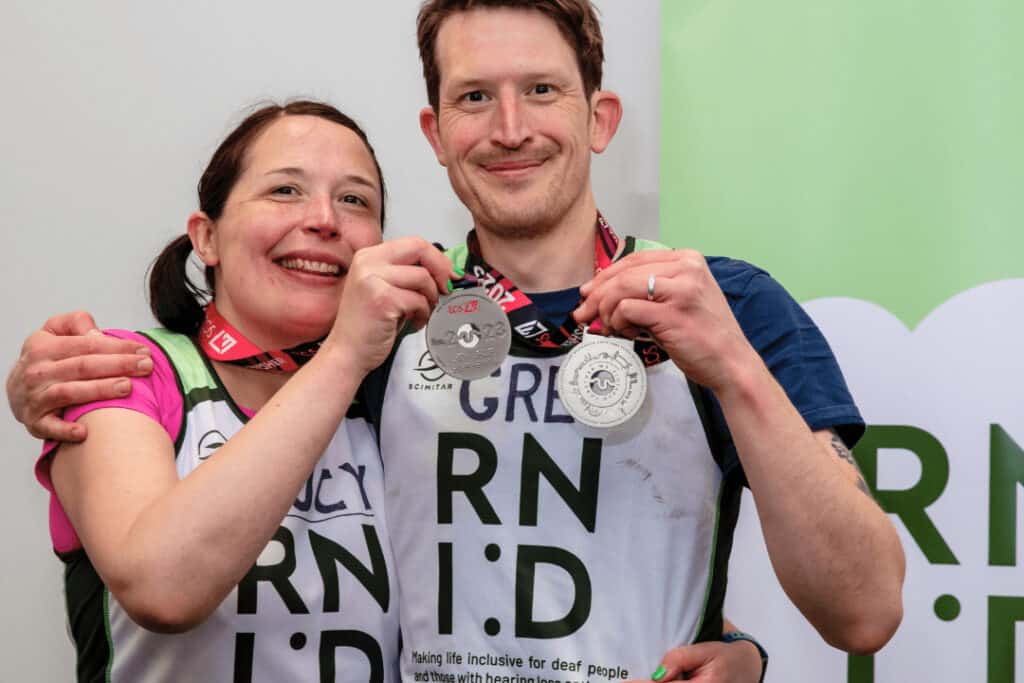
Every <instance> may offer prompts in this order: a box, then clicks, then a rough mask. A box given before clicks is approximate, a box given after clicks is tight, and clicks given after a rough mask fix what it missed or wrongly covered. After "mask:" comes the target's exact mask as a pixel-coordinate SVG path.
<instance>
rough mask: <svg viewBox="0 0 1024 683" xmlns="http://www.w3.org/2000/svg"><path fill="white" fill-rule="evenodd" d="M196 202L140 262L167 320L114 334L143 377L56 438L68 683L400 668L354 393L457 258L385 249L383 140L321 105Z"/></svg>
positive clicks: (383, 676)
mask: <svg viewBox="0 0 1024 683" xmlns="http://www.w3.org/2000/svg"><path fill="white" fill-rule="evenodd" d="M199 204H200V210H199V211H197V212H196V213H194V214H193V215H192V216H191V217H190V218H189V221H188V235H187V236H182V237H181V238H178V239H177V240H175V241H174V242H172V243H171V244H170V245H169V246H168V247H167V249H165V251H164V252H163V253H162V254H161V255H160V257H159V258H158V259H157V262H156V263H155V264H154V268H153V270H152V273H151V278H150V287H151V305H152V308H153V312H154V315H155V316H156V318H157V319H158V320H159V321H160V322H161V324H162V325H163V326H164V329H160V330H151V331H149V332H148V333H146V334H145V335H134V334H131V333H126V332H112V333H111V334H114V335H115V336H119V337H121V338H125V339H134V340H137V341H141V342H142V343H144V344H146V346H147V347H148V348H149V349H150V351H151V354H152V356H153V361H154V372H153V374H152V376H151V377H149V378H143V379H136V380H133V391H132V394H131V396H130V397H128V398H125V399H121V400H116V401H105V402H97V403H92V404H87V405H85V406H81V407H77V408H74V409H72V410H69V411H68V413H67V415H66V417H67V419H71V420H78V421H79V422H81V423H83V424H84V425H86V426H87V427H88V429H89V434H90V436H89V438H88V439H86V440H85V441H84V442H82V443H80V444H64V445H61V446H60V447H59V449H58V448H56V446H55V444H48V446H47V449H46V451H45V452H44V457H43V458H41V459H40V462H39V465H38V468H37V471H38V475H39V478H40V481H42V482H43V483H44V485H46V486H47V487H48V488H50V490H51V491H53V492H54V494H55V495H54V497H53V499H52V506H51V528H52V531H53V537H54V545H55V548H56V549H57V551H58V554H59V555H60V556H61V557H62V559H63V560H64V561H65V563H66V564H67V571H66V586H67V591H66V592H67V600H68V610H69V617H70V621H71V630H72V635H73V636H74V639H75V642H76V646H77V650H78V678H79V680H110V681H121V680H127V681H162V680H168V681H170V680H173V681H183V680H203V681H207V680H210V681H213V680H234V681H252V680H265V681H285V680H320V681H332V680H345V681H359V680H371V681H385V680H397V666H396V663H397V654H398V628H397V600H396V596H395V590H396V587H395V584H394V581H393V579H392V573H391V571H390V569H389V567H390V564H391V555H390V549H389V546H388V543H387V539H386V536H385V534H386V522H385V519H384V516H383V512H382V509H381V503H382V501H381V491H382V476H383V475H382V472H381V466H380V460H379V457H378V455H377V451H376V445H375V442H374V439H373V437H372V435H371V433H370V430H369V429H368V427H367V424H366V422H365V420H364V419H363V418H362V416H361V415H360V413H359V409H358V405H356V406H354V407H352V408H350V407H349V406H350V404H351V403H352V400H353V397H354V396H355V393H356V389H357V388H358V386H359V383H360V381H361V380H362V378H363V377H364V376H365V374H366V373H367V372H368V371H369V370H370V369H372V368H374V367H376V366H377V365H379V364H380V363H381V362H382V361H383V360H384V357H385V356H386V354H387V353H388V350H389V349H390V346H391V344H392V342H393V339H394V335H395V331H396V329H397V327H398V326H399V325H401V324H403V322H405V321H408V322H409V323H411V324H413V325H415V326H419V325H422V324H423V323H424V322H425V321H426V317H427V316H428V314H429V311H430V310H431V308H432V306H433V305H434V304H435V303H436V301H437V297H438V295H439V293H440V292H442V291H444V290H445V289H446V287H447V285H446V280H447V278H448V277H449V276H450V275H451V273H450V272H449V271H450V263H449V262H448V261H447V259H446V258H445V257H444V256H443V255H442V254H441V253H440V252H438V251H437V250H436V249H434V248H433V247H431V246H430V245H429V244H427V243H426V242H424V241H423V240H420V239H416V238H407V239H401V240H395V241H392V242H389V243H386V244H378V243H379V242H380V240H381V228H382V224H383V219H384V184H383V180H382V178H381V174H380V170H379V167H378V165H377V162H376V158H375V156H374V153H373V150H372V148H371V147H370V146H369V144H368V142H367V140H366V137H365V135H364V133H363V132H362V130H360V129H359V127H358V126H357V125H356V124H355V123H354V122H352V121H351V119H349V118H348V117H346V116H345V115H343V114H341V113H340V112H338V111H337V110H336V109H334V108H333V107H329V106H328V105H324V104H320V103H315V102H295V103H292V104H289V105H287V106H285V107H278V106H270V107H265V108H263V109H261V110H259V111H257V112H255V113H253V114H252V115H251V116H249V117H248V118H246V119H245V121H243V122H242V123H241V124H240V125H239V126H238V128H237V129H236V130H235V131H233V132H232V133H231V134H230V135H229V136H228V137H227V138H226V139H225V141H224V142H223V143H222V144H221V146H220V147H219V148H218V150H217V151H216V152H215V154H214V155H213V158H212V159H211V161H210V164H209V166H208V167H207V169H206V171H205V172H204V174H203V177H202V179H201V181H200V184H199ZM371 245H376V246H371ZM363 248H366V249H365V250H363V251H361V252H360V253H359V254H358V255H356V252H357V251H358V250H360V249H363ZM193 251H194V252H195V253H196V254H197V255H198V257H199V258H200V259H201V260H202V262H203V263H204V264H205V266H206V276H207V286H208V288H209V290H210V292H211V293H212V301H211V303H210V305H209V306H208V307H206V308H205V309H204V308H203V307H202V306H201V304H200V302H199V300H198V299H197V294H199V293H200V292H199V291H198V290H197V288H196V287H194V286H193V285H192V284H191V283H190V282H189V281H188V279H187V277H186V263H187V260H188V258H189V255H190V253H191V252H193ZM318 339H323V342H322V343H319V342H313V343H310V340H318ZM268 350H269V351H268ZM314 352H315V355H314ZM306 361H308V362H306ZM299 365H302V367H301V369H298V370H297V371H294V372H292V371H293V370H295V369H296V368H297V367H298V366H299ZM346 412H347V413H348V416H347V417H346ZM200 465H201V466H200ZM282 520H283V521H282ZM711 647H718V648H720V650H721V651H722V652H725V653H727V657H732V658H745V659H746V660H748V663H749V660H750V659H751V655H750V653H749V651H748V652H747V654H743V652H744V650H741V649H739V648H745V647H747V646H744V645H743V644H742V643H739V644H737V645H734V646H726V645H717V646H711ZM725 659H726V657H723V658H719V659H718V660H717V661H718V665H717V666H722V662H723V661H725ZM755 661H756V660H755ZM757 663H758V664H759V662H757ZM728 670H729V669H717V670H715V671H717V672H722V671H728ZM737 670H739V669H738V668H737ZM755 670H756V669H755ZM719 676H721V677H719ZM707 680H720V681H725V680H729V679H728V677H727V676H725V675H724V674H720V673H718V674H716V675H715V676H714V678H713V679H712V678H708V679H707ZM736 680H747V679H745V678H737V679H736Z"/></svg>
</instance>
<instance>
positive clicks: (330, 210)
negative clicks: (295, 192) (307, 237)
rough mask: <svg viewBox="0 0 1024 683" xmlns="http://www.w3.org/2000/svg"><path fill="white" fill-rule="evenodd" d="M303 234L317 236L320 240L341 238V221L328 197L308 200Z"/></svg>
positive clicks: (332, 201)
mask: <svg viewBox="0 0 1024 683" xmlns="http://www.w3.org/2000/svg"><path fill="white" fill-rule="evenodd" d="M304 218H305V221H304V222H305V224H304V225H303V228H302V229H303V230H304V231H305V232H308V233H311V234H315V235H318V236H319V237H320V238H321V239H324V240H331V239H337V238H338V237H340V236H341V220H340V219H339V217H338V212H337V211H336V210H335V207H334V200H333V198H332V197H330V196H318V197H315V198H313V199H311V200H310V202H309V205H308V207H307V212H306V216H305V217H304Z"/></svg>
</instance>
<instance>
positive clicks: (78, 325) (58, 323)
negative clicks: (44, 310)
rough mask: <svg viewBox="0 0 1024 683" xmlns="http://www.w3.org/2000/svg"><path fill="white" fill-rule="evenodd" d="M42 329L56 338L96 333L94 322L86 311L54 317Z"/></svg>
mask: <svg viewBox="0 0 1024 683" xmlns="http://www.w3.org/2000/svg"><path fill="white" fill-rule="evenodd" d="M43 329H44V330H46V331H47V332H49V333H50V334H56V335H58V336H65V335H80V334H88V333H89V332H90V331H92V330H96V331H98V329H97V327H96V321H95V320H93V319H92V316H91V315H89V313H87V312H86V311H72V312H71V313H62V314H60V315H55V316H53V317H52V318H50V319H49V320H47V321H46V322H45V323H43Z"/></svg>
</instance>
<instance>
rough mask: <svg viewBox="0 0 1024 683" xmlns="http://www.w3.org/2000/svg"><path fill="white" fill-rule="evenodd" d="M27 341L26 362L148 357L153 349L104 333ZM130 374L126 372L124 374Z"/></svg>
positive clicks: (24, 353) (43, 337) (42, 337)
mask: <svg viewBox="0 0 1024 683" xmlns="http://www.w3.org/2000/svg"><path fill="white" fill-rule="evenodd" d="M37 334H39V335H40V336H36V335H33V336H32V337H29V339H28V341H26V342H25V347H24V349H23V350H22V360H24V361H26V362H29V363H33V362H39V361H58V360H63V359H65V358H73V357H75V356H89V355H102V354H117V355H135V357H136V360H138V357H139V356H148V355H149V354H150V351H149V347H147V346H146V345H145V344H140V343H139V342H135V341H130V340H128V339H117V338H115V337H108V336H106V335H103V334H86V335H83V336H77V337H54V336H51V335H46V334H45V333H37ZM123 374H126V373H123Z"/></svg>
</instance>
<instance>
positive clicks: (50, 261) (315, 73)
mask: <svg viewBox="0 0 1024 683" xmlns="http://www.w3.org/2000/svg"><path fill="white" fill-rule="evenodd" d="M598 4H599V5H600V7H601V8H602V11H603V14H604V27H605V34H606V43H607V61H608V65H607V71H606V78H605V87H607V88H610V89H613V90H616V91H618V92H619V94H620V95H622V96H623V100H624V102H625V110H626V115H625V118H624V120H623V124H622V127H621V128H620V130H619V134H618V137H617V138H616V140H615V141H614V142H613V144H612V146H611V148H610V150H609V151H608V152H606V153H605V154H604V155H603V156H602V157H599V158H598V159H597V161H596V163H595V186H596V190H597V196H598V202H599V204H600V206H601V207H602V209H603V210H604V212H605V213H606V215H607V216H608V217H609V219H610V220H611V221H612V223H613V225H616V226H618V229H619V231H620V232H631V233H634V234H640V235H644V236H648V237H654V236H656V235H657V229H658V228H657V218H658V195H657V191H658V117H659V93H660V67H659V52H660V47H659V3H658V2H657V0H599V3H598ZM417 5H418V2H417V1H416V0H388V1H387V2H386V3H368V2H365V1H356V0H332V1H331V2H322V1H315V2H296V3H287V4H282V3H270V2H266V1H264V0H258V1H253V0H249V1H246V2H243V1H242V0H221V1H220V2H217V3H200V2H196V1H195V0H189V1H186V2H177V3H170V2H166V3H164V2H146V3H136V2H127V1H123V0H108V1H106V2H92V3H69V2H63V1H62V2H57V1H56V0H31V1H29V0H5V2H4V10H5V11H4V20H3V21H2V22H0V88H2V89H0V92H2V93H3V106H2V107H0V112H2V113H0V120H2V122H3V125H2V126H0V140H2V146H0V150H2V157H0V159H2V163H0V188H2V189H0V234H2V246H3V250H2V253H3V255H4V257H5V264H4V267H3V268H2V269H0V288H2V291H3V293H4V294H5V304H4V305H5V322H4V325H3V328H2V330H0V364H2V366H3V370H4V371H6V369H7V368H8V367H9V366H10V365H11V363H13V361H14V359H15V358H16V356H17V354H18V351H19V348H20V345H21V341H22V339H23V338H24V337H25V336H26V335H27V334H28V333H29V332H30V331H31V330H33V329H35V328H37V327H39V325H40V324H41V323H42V322H43V321H44V320H45V319H46V318H47V317H49V316H50V315H52V314H54V313H58V312H62V311H68V310H72V309H76V308H84V309H87V310H90V311H92V312H93V313H94V314H95V316H96V318H97V319H98V320H99V321H100V324H101V325H104V326H108V327H129V328H139V327H146V326H149V325H150V324H151V323H152V321H151V318H150V316H149V313H148V309H147V307H146V303H145V300H144V294H143V292H144V289H143V279H144V273H145V270H146V266H147V265H148V263H149V262H150V260H151V259H152V258H153V257H154V256H155V255H156V253H157V252H158V250H159V248H160V247H161V246H162V245H163V244H164V243H165V242H166V241H167V240H168V239H170V238H171V237H173V236H175V235H177V234H180V233H182V232H184V229H185V219H186V217H187V216H188V214H189V212H190V211H192V210H193V209H194V207H195V190H194V188H195V183H196V180H197V179H198V176H199V173H200V172H201V170H202V168H203V166H204V165H205V162H206V160H207V159H208V157H209V155H210V154H211V153H212V151H213V149H214V148H215V146H216V144H217V143H218V142H219V140H220V138H221V137H222V136H223V135H224V134H225V133H226V132H227V131H228V130H230V128H231V126H232V124H233V123H234V122H237V121H238V120H239V118H240V112H241V111H242V110H243V109H244V108H245V107H247V106H249V105H251V104H254V103H256V102H258V101H259V100H261V99H266V98H286V97H290V96H296V95H304V96H312V97H316V98H323V99H327V100H330V101H331V102H333V103H335V104H336V105H338V106H340V107H341V108H342V109H344V110H345V111H347V112H348V113H350V114H352V115H353V116H354V117H355V118H357V119H358V120H359V121H360V122H361V123H363V124H364V125H365V127H366V129H367V131H368V133H369V135H370V137H371V139H372V141H373V143H374V145H375V146H376V148H377V151H378V154H379V156H380V161H381V164H382V166H383V168H384V173H385V178H386V180H387V182H388V185H389V187H390V190H391V193H392V200H391V202H390V204H389V207H388V212H389V225H388V233H389V234H391V235H402V234H412V233H422V234H425V235H428V236H430V237H432V238H433V239H440V240H442V241H447V242H451V241H453V240H456V239H458V238H460V237H461V235H462V234H463V233H464V231H465V229H466V228H467V226H468V225H469V219H468V216H467V214H466V213H465V211H464V210H463V209H462V208H461V206H460V205H459V204H458V203H457V202H456V201H455V199H454V197H453V196H452V194H451V192H450V191H449V188H448V184H447V179H446V177H445V175H444V173H443V172H442V171H441V169H440V168H439V167H438V166H437V165H436V162H435V161H434V159H433V156H432V155H431V153H430V150H429V147H428V146H427V144H426V142H425V141H424V140H423V139H422V137H421V135H420V132H419V128H418V126H417V122H416V121H417V119H416V116H417V112H418V110H419V108H420V107H421V106H423V104H424V103H425V95H424V93H423V85H422V82H421V80H420V77H419V62H418V58H417V54H416V49H415V38H414V25H413V22H414V16H415V10H416V7H417ZM0 412H2V411H0ZM0 443H2V444H3V451H4V452H3V454H2V456H3V457H4V458H5V460H4V462H5V470H6V476H4V477H3V478H2V479H0V501H2V503H0V505H2V506H3V507H2V511H0V520H2V522H0V524H2V525H3V527H2V538H3V541H4V548H3V551H2V554H0V576H2V581H0V604H2V605H3V606H4V618H3V619H2V620H0V680H2V681H66V680H72V679H73V671H74V669H73V659H74V653H73V650H72V648H71V646H70V644H69V642H68V640H67V637H66V635H65V627H64V613H63V605H62V593H61V587H62V583H61V565H60V563H59V562H58V561H57V560H56V559H55V558H54V556H53V555H52V552H51V550H50V546H49V543H48V536H47V530H46V505H47V499H46V496H45V495H44V493H43V490H42V489H41V487H39V486H38V485H37V484H36V483H35V480H34V478H33V476H32V463H33V461H34V457H35V454H36V453H37V451H38V444H37V443H36V442H35V441H34V440H33V439H31V438H30V437H29V436H28V435H27V434H26V433H25V432H23V431H22V429H21V428H20V426H19V425H18V424H17V423H15V422H14V420H13V419H12V418H11V417H10V416H8V415H3V416H0Z"/></svg>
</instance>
